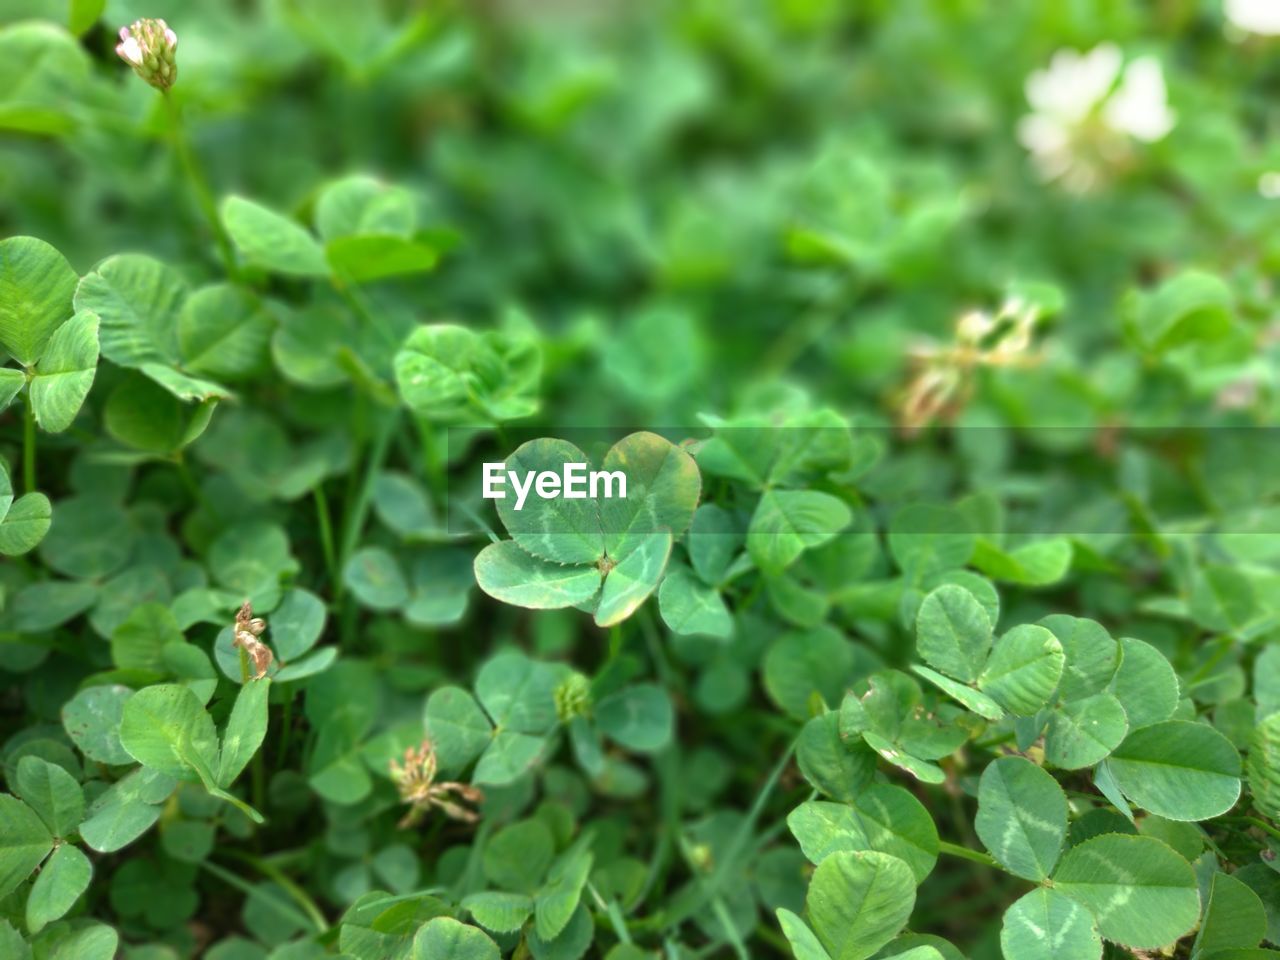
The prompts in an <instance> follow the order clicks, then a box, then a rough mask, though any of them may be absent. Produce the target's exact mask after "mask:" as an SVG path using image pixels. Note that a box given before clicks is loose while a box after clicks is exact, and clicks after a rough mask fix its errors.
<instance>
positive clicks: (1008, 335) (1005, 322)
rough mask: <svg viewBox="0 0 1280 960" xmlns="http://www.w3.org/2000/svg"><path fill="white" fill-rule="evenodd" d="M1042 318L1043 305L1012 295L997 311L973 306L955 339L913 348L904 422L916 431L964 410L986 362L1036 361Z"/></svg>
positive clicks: (902, 405)
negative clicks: (1036, 338) (1035, 341)
mask: <svg viewBox="0 0 1280 960" xmlns="http://www.w3.org/2000/svg"><path fill="white" fill-rule="evenodd" d="M1039 319H1040V307H1039V306H1037V305H1036V304H1034V303H1029V302H1027V301H1025V300H1023V299H1022V298H1020V297H1010V298H1009V299H1007V300H1006V301H1005V302H1004V305H1003V306H1001V308H1000V311H999V312H998V313H996V314H995V315H994V316H993V315H992V314H990V313H987V312H985V311H981V310H972V311H970V312H968V313H966V314H964V315H963V316H962V317H960V319H959V320H957V321H956V328H955V337H954V338H953V340H952V341H951V343H949V344H944V345H939V344H932V343H922V344H919V345H917V346H916V347H915V348H913V350H912V351H911V359H912V362H913V366H914V368H915V372H914V375H913V376H912V378H911V382H910V383H909V384H907V387H906V389H905V390H904V391H903V392H902V395H901V396H900V397H899V399H898V421H899V423H900V424H901V425H902V426H903V427H904V428H905V429H906V430H908V431H915V430H919V429H922V428H923V427H926V426H928V425H929V424H930V423H932V422H934V421H935V420H938V419H944V418H949V417H953V416H955V415H956V414H958V413H959V412H960V410H962V409H963V407H964V405H965V403H966V402H967V400H968V398H969V393H970V391H971V388H972V385H973V377H974V373H975V371H977V370H978V368H980V367H1026V366H1033V365H1035V364H1036V363H1037V362H1038V357H1037V356H1036V355H1035V354H1033V353H1032V338H1033V335H1034V333H1035V328H1036V324H1037V323H1038V321H1039Z"/></svg>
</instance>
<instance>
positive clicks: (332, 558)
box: [311, 483, 339, 590]
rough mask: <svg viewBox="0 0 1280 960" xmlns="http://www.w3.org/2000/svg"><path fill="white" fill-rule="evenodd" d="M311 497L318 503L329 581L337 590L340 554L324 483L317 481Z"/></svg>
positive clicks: (318, 522)
mask: <svg viewBox="0 0 1280 960" xmlns="http://www.w3.org/2000/svg"><path fill="white" fill-rule="evenodd" d="M311 499H312V500H314V501H315V505H316V529H317V530H318V531H319V532H320V550H321V553H322V554H323V555H324V565H325V567H326V568H327V569H328V571H329V582H330V583H332V584H333V586H334V589H335V590H336V589H337V588H338V582H339V580H338V554H337V552H336V551H335V549H334V545H333V522H332V521H331V520H330V519H329V498H328V497H327V496H326V495H325V492H324V484H323V483H317V484H316V485H315V486H314V487H312V488H311Z"/></svg>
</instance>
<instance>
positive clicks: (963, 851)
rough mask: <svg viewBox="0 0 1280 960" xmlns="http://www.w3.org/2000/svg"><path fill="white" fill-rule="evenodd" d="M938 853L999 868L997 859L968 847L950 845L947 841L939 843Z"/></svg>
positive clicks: (955, 844)
mask: <svg viewBox="0 0 1280 960" xmlns="http://www.w3.org/2000/svg"><path fill="white" fill-rule="evenodd" d="M938 852H939V853H947V854H950V855H951V856H953V857H959V858H960V859H962V860H972V861H973V862H974V863H980V864H982V865H983V866H986V867H999V866H1000V864H998V863H996V859H995V857H992V856H990V855H989V854H985V853H981V852H980V851H978V850H970V849H969V848H968V847H962V846H960V844H958V843H948V842H947V841H946V840H939V841H938Z"/></svg>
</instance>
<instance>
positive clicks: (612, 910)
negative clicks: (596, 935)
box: [587, 880, 632, 943]
mask: <svg viewBox="0 0 1280 960" xmlns="http://www.w3.org/2000/svg"><path fill="white" fill-rule="evenodd" d="M587 890H588V892H590V894H591V898H592V899H593V900H595V902H596V906H598V907H599V908H600V909H601V910H603V911H604V912H605V913H606V914H607V915H608V917H609V925H610V926H611V927H613V934H614V936H616V937H617V938H618V940H619V941H620V942H622V943H631V942H632V941H631V931H630V930H628V929H627V921H626V920H624V919H623V917H622V911H621V910H619V909H618V903H617V901H616V900H610V901H609V902H608V903H606V902H605V900H604V898H603V897H601V896H600V891H598V890H597V889H596V887H595V884H593V883H592V882H591V881H590V880H588V881H587Z"/></svg>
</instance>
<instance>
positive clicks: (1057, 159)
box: [1018, 43, 1175, 192]
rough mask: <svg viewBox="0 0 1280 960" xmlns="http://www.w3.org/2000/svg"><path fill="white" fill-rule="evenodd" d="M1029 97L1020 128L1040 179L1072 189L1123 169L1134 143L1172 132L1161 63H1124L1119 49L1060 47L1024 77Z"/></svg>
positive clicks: (1140, 60) (1085, 186)
mask: <svg viewBox="0 0 1280 960" xmlns="http://www.w3.org/2000/svg"><path fill="white" fill-rule="evenodd" d="M1026 93H1027V101H1028V102H1029V103H1030V104H1031V107H1032V110H1033V112H1032V113H1030V114H1029V115H1027V116H1025V117H1023V118H1022V120H1021V122H1020V123H1019V124H1018V139H1019V140H1020V141H1021V142H1022V145H1023V146H1025V147H1026V148H1027V149H1028V150H1030V151H1031V159H1032V161H1033V162H1034V163H1035V165H1036V168H1037V169H1038V170H1039V171H1040V174H1041V176H1043V177H1044V178H1045V179H1046V180H1058V181H1060V182H1061V183H1062V184H1063V185H1064V186H1065V187H1067V189H1069V190H1073V191H1075V192H1083V191H1085V190H1088V189H1090V188H1091V187H1093V186H1095V185H1096V184H1098V183H1099V182H1100V181H1102V180H1105V179H1106V177H1107V175H1108V174H1110V173H1113V172H1115V171H1117V170H1120V169H1123V168H1124V166H1125V165H1126V164H1127V163H1128V162H1129V161H1130V159H1131V157H1132V153H1133V143H1134V141H1142V142H1144V143H1152V142H1155V141H1157V140H1160V139H1163V138H1164V136H1165V135H1166V134H1168V132H1169V131H1170V130H1171V129H1173V124H1174V119H1175V116H1174V113H1173V111H1172V110H1170V109H1169V104H1168V102H1167V94H1166V90H1165V83H1164V73H1163V72H1162V71H1161V69H1160V63H1159V61H1158V60H1156V59H1155V58H1154V57H1138V58H1137V59H1135V60H1132V61H1130V62H1129V64H1128V65H1125V64H1124V56H1123V54H1121V52H1120V49H1119V48H1118V47H1116V46H1115V45H1114V44H1109V43H1104V44H1102V45H1100V46H1097V47H1095V48H1094V49H1092V50H1090V51H1089V52H1088V53H1083V54H1082V53H1077V52H1076V51H1075V50H1059V51H1058V52H1057V53H1055V54H1054V55H1053V59H1052V60H1051V61H1050V63H1049V66H1048V68H1047V69H1045V70H1037V71H1035V72H1034V73H1033V74H1031V76H1030V77H1029V78H1028V79H1027V84H1026Z"/></svg>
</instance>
